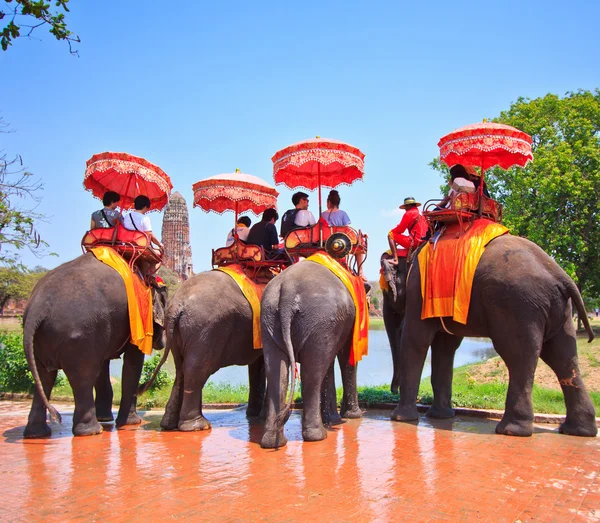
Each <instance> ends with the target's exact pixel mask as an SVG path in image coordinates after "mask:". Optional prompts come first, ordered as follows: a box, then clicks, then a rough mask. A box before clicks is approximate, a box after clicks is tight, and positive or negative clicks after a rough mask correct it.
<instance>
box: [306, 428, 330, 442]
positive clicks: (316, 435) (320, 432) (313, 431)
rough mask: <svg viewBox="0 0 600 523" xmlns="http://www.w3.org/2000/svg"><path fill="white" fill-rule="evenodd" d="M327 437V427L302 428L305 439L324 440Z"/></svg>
mask: <svg viewBox="0 0 600 523" xmlns="http://www.w3.org/2000/svg"><path fill="white" fill-rule="evenodd" d="M326 437H327V429H326V428H325V427H310V428H306V429H302V439H303V440H304V441H323V440H324V439H325V438H326Z"/></svg>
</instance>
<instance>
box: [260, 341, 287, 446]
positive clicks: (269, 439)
mask: <svg viewBox="0 0 600 523" xmlns="http://www.w3.org/2000/svg"><path fill="white" fill-rule="evenodd" d="M268 343H269V340H268V339H265V335H264V334H263V344H264V347H263V351H264V354H265V371H266V373H267V398H268V404H267V420H266V422H265V433H264V435H263V437H262V440H261V442H260V446H261V447H262V448H264V449H276V448H279V447H284V446H285V445H286V444H287V439H286V437H285V435H284V433H283V427H284V425H285V422H286V420H287V419H286V418H287V416H285V417H284V416H283V409H284V408H285V406H286V395H287V387H288V379H289V376H288V375H289V369H288V367H289V362H288V360H287V358H285V357H284V356H283V353H281V352H280V351H279V349H278V348H277V346H275V347H271V351H274V354H276V355H277V357H273V356H271V357H267V355H266V354H267V350H268V349H267V344H268ZM270 343H273V342H272V341H271V342H270ZM292 372H295V369H292Z"/></svg>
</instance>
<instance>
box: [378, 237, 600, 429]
mask: <svg viewBox="0 0 600 523" xmlns="http://www.w3.org/2000/svg"><path fill="white" fill-rule="evenodd" d="M420 279H421V277H420V269H419V263H418V257H417V256H415V257H414V258H413V259H412V264H411V267H410V270H409V271H408V272H407V268H406V266H404V267H403V263H402V261H401V262H400V264H399V267H398V272H397V275H396V277H395V281H392V285H393V287H392V289H391V290H390V291H389V292H386V293H384V321H385V323H386V329H387V330H388V334H390V345H391V348H392V351H393V354H394V357H393V360H394V380H393V382H392V388H393V387H395V386H396V387H397V386H398V384H399V386H400V401H399V403H398V406H397V407H396V408H395V409H394V411H393V412H392V415H391V418H392V419H393V420H396V421H413V420H417V419H418V413H417V407H416V399H417V394H418V390H419V382H420V380H421V374H422V371H423V365H424V362H425V358H426V355H427V350H428V348H429V347H430V346H431V355H432V356H431V357H432V363H431V365H432V376H431V382H432V388H433V393H434V401H433V405H432V407H431V408H430V409H429V411H428V415H429V416H432V417H438V418H450V417H452V416H454V410H453V409H452V404H451V396H452V373H453V363H454V354H455V352H456V349H457V348H458V346H459V345H460V343H461V341H462V339H463V337H465V336H474V337H489V338H490V339H491V340H492V343H493V345H494V348H495V350H496V352H497V353H498V354H499V355H500V357H501V358H502V359H503V360H504V362H505V364H506V366H507V368H508V371H509V385H508V392H507V396H506V405H505V412H504V415H503V417H502V420H501V421H500V422H499V423H498V425H497V426H496V433H498V434H505V435H513V436H530V435H531V434H532V432H533V405H532V399H531V392H532V386H533V380H534V374H535V369H536V366H537V361H538V358H540V357H541V358H542V360H543V361H544V362H546V363H547V364H548V365H549V366H550V367H551V368H552V370H553V371H554V372H555V374H556V376H557V378H558V379H559V382H560V385H561V387H562V390H563V394H564V398H565V405H566V410H567V415H566V419H565V421H564V422H563V423H562V424H561V425H560V427H559V431H560V432H561V433H565V434H572V435H578V436H595V435H596V434H597V432H598V430H597V427H596V420H595V412H594V406H593V404H592V402H591V400H590V397H589V395H588V393H587V391H586V389H585V386H584V383H583V380H582V377H581V373H580V371H579V367H578V361H577V345H576V332H575V326H574V324H573V320H572V304H574V306H575V308H576V309H577V311H578V313H579V316H580V318H581V319H582V320H583V323H584V325H585V327H586V330H587V332H588V334H589V341H592V339H593V338H594V334H593V331H592V329H591V327H590V325H589V321H588V319H587V315H586V313H585V307H584V304H583V300H582V298H581V294H580V293H579V290H578V289H577V286H576V285H575V283H574V282H573V280H572V279H571V278H570V277H569V276H568V275H567V274H566V273H565V272H564V271H563V270H562V269H561V268H560V267H559V265H558V264H557V263H556V262H555V261H554V260H553V259H552V258H551V257H550V256H548V255H547V254H546V253H545V252H544V251H543V250H542V249H541V248H540V247H538V246H537V245H536V244H535V243H533V242H531V241H529V240H527V239H525V238H521V237H518V236H512V235H503V236H499V237H497V238H495V239H494V240H492V241H491V242H490V243H488V244H487V246H486V248H485V250H484V252H483V254H482V256H481V259H480V261H479V264H478V265H477V268H476V271H475V275H474V280H473V287H472V292H471V302H470V307H469V312H468V319H467V323H466V325H463V324H460V323H457V322H455V321H453V320H452V319H451V318H443V319H442V320H440V319H439V318H430V319H424V320H422V319H421V308H422V295H421V282H420ZM394 294H395V298H394ZM402 300H405V303H404V304H398V303H396V302H397V301H402ZM404 313H405V314H404ZM402 320H403V321H402ZM398 340H399V343H398Z"/></svg>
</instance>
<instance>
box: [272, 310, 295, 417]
mask: <svg viewBox="0 0 600 523" xmlns="http://www.w3.org/2000/svg"><path fill="white" fill-rule="evenodd" d="M279 310H280V318H281V337H282V338H283V343H284V345H285V348H286V351H287V357H288V359H289V361H290V367H289V368H290V373H291V375H292V385H291V387H290V396H289V399H288V400H287V402H286V404H285V407H284V409H283V410H282V411H281V412H280V413H279V415H278V416H277V418H276V420H275V424H276V426H277V427H279V428H281V427H283V425H284V424H285V422H286V420H287V419H288V417H289V414H290V411H291V408H292V402H293V401H294V392H295V389H296V358H295V357H294V346H293V345H292V314H293V310H292V308H291V307H280V309H279Z"/></svg>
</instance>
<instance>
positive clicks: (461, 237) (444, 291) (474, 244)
mask: <svg viewBox="0 0 600 523" xmlns="http://www.w3.org/2000/svg"><path fill="white" fill-rule="evenodd" d="M466 225H467V224H460V223H455V224H451V225H449V226H447V229H446V231H445V233H444V234H443V235H442V237H441V238H439V239H438V240H437V241H436V242H435V243H431V242H428V243H427V244H426V245H425V247H423V249H421V251H420V252H419V269H420V271H421V294H422V296H423V308H422V310H421V319H422V320H425V319H427V318H440V317H451V318H452V319H453V320H454V321H456V322H458V323H462V324H463V325H465V324H466V323H467V316H468V314H469V305H470V302H471V289H472V288H473V278H474V276H475V270H476V269H477V264H478V263H479V260H480V258H481V255H482V254H483V251H484V249H485V246H486V245H487V244H488V243H489V242H490V241H492V240H493V239H494V238H497V237H498V236H502V235H503V234H507V233H508V229H507V228H506V227H505V226H504V225H501V224H499V223H496V222H493V221H491V220H487V219H485V218H479V219H476V220H473V222H472V223H471V225H470V227H468V228H467V229H466V230H464V229H465V227H466Z"/></svg>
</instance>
